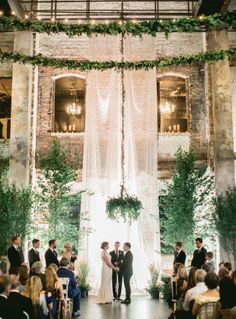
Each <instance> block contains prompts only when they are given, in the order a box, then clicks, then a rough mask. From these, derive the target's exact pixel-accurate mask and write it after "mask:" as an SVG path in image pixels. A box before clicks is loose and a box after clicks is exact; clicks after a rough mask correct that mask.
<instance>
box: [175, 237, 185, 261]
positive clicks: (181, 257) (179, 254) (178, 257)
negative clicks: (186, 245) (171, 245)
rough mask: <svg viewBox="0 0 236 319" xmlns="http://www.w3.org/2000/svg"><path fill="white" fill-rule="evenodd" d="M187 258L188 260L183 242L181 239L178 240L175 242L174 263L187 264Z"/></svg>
mask: <svg viewBox="0 0 236 319" xmlns="http://www.w3.org/2000/svg"><path fill="white" fill-rule="evenodd" d="M185 260H186V254H185V252H184V251H183V250H182V243H181V242H180V241H177V242H176V243H175V258H174V263H173V264H176V263H181V264H183V265H185Z"/></svg>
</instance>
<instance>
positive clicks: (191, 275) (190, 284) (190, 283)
mask: <svg viewBox="0 0 236 319" xmlns="http://www.w3.org/2000/svg"><path fill="white" fill-rule="evenodd" d="M196 271H197V267H191V269H190V272H189V275H188V281H187V290H189V289H191V288H193V287H195V286H196V281H195V273H196Z"/></svg>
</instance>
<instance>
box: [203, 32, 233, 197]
mask: <svg viewBox="0 0 236 319" xmlns="http://www.w3.org/2000/svg"><path fill="white" fill-rule="evenodd" d="M208 46H209V49H210V50H220V49H228V48H229V42H228V32H227V30H213V31H211V32H209V35H208ZM210 81H211V88H212V92H211V95H212V117H213V119H212V120H213V121H212V124H213V132H214V133H213V139H214V149H215V150H214V167H215V180H216V188H217V191H225V190H226V189H227V188H228V187H229V186H234V185H235V180H234V151H233V123H232V87H231V77H230V65H229V61H228V59H225V60H223V61H219V62H216V63H214V64H212V65H210Z"/></svg>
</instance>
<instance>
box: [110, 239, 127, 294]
mask: <svg viewBox="0 0 236 319" xmlns="http://www.w3.org/2000/svg"><path fill="white" fill-rule="evenodd" d="M119 248H120V242H118V241H116V242H115V244H114V250H113V251H111V252H110V256H111V263H112V264H113V265H114V266H115V267H120V265H121V264H122V262H123V259H124V252H123V251H122V250H120V249H119ZM121 290H122V273H121V272H120V271H118V272H117V271H115V270H112V292H113V300H120V296H121Z"/></svg>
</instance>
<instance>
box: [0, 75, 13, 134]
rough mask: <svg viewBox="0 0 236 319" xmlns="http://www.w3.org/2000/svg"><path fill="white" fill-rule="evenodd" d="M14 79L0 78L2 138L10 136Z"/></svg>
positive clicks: (0, 132)
mask: <svg viewBox="0 0 236 319" xmlns="http://www.w3.org/2000/svg"><path fill="white" fill-rule="evenodd" d="M11 90H12V79H11V78H0V139H9V138H10V126H11Z"/></svg>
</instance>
